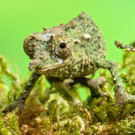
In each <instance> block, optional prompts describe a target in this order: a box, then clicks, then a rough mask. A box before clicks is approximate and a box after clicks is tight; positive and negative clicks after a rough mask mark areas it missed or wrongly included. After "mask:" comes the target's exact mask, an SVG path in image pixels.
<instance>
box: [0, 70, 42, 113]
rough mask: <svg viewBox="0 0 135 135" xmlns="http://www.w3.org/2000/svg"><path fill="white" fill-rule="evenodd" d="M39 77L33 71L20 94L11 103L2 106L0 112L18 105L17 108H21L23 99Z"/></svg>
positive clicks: (10, 109)
mask: <svg viewBox="0 0 135 135" xmlns="http://www.w3.org/2000/svg"><path fill="white" fill-rule="evenodd" d="M39 77H40V75H39V74H37V73H36V72H35V71H34V72H33V73H32V75H31V76H30V78H29V80H28V81H27V83H26V84H25V86H24V88H23V91H22V93H21V95H20V96H19V97H18V98H17V99H16V100H15V101H14V102H13V103H11V104H9V105H8V106H7V107H6V108H4V110H3V111H2V112H3V113H7V112H10V111H12V110H13V109H14V108H16V107H19V109H20V110H21V109H22V108H23V106H24V103H25V100H26V99H27V97H28V96H29V94H30V92H31V90H32V88H33V86H34V84H35V83H36V81H37V79H38V78H39Z"/></svg>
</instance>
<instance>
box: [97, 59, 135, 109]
mask: <svg viewBox="0 0 135 135" xmlns="http://www.w3.org/2000/svg"><path fill="white" fill-rule="evenodd" d="M96 64H97V67H99V68H104V69H108V70H109V71H110V72H111V75H112V78H113V81H114V84H115V93H116V97H117V102H116V105H118V106H122V105H124V104H128V103H135V96H134V95H130V94H128V93H126V91H125V89H124V87H123V83H122V79H121V77H120V76H119V73H118V69H117V66H116V64H115V63H114V62H112V61H107V60H99V61H98V62H97V63H96Z"/></svg>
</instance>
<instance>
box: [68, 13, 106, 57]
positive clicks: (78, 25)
mask: <svg viewBox="0 0 135 135" xmlns="http://www.w3.org/2000/svg"><path fill="white" fill-rule="evenodd" d="M66 31H67V33H68V34H69V35H70V36H71V37H72V38H73V39H75V40H78V41H80V43H78V44H76V47H74V51H75V52H78V51H79V50H80V51H81V50H83V51H85V54H86V55H87V56H88V57H89V58H97V59H100V58H105V56H106V47H105V41H104V38H103V36H102V34H101V32H100V30H99V28H98V27H97V26H96V25H95V23H94V22H93V20H92V18H91V16H89V15H88V14H87V13H85V12H82V13H81V14H80V15H79V16H77V17H76V18H74V19H73V20H72V21H71V22H69V23H68V24H67V25H66Z"/></svg>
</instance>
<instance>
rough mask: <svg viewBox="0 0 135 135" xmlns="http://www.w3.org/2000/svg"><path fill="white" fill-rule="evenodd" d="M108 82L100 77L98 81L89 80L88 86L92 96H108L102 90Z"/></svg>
mask: <svg viewBox="0 0 135 135" xmlns="http://www.w3.org/2000/svg"><path fill="white" fill-rule="evenodd" d="M106 82H107V80H106V78H104V77H99V78H98V79H89V80H88V85H89V87H90V89H91V92H92V96H94V97H95V96H101V97H102V96H108V94H107V93H106V92H103V91H102V90H101V86H102V85H103V84H105V83H106Z"/></svg>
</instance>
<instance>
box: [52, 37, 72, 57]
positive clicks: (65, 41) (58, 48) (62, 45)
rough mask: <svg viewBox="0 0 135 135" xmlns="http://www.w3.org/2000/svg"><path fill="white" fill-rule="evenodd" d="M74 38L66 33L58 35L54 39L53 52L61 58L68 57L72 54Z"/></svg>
mask: <svg viewBox="0 0 135 135" xmlns="http://www.w3.org/2000/svg"><path fill="white" fill-rule="evenodd" d="M72 49H73V40H72V39H71V38H70V37H69V36H68V35H66V34H60V35H56V36H54V37H53V39H52V44H51V53H52V54H53V55H55V56H57V57H59V58H62V59H66V58H67V57H68V56H70V55H71V54H72Z"/></svg>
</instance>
